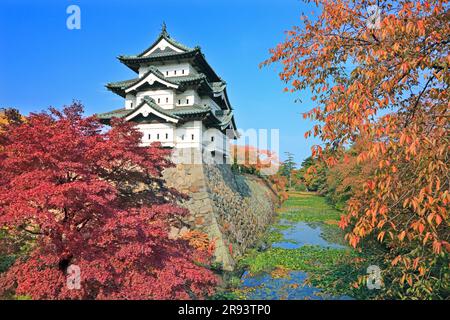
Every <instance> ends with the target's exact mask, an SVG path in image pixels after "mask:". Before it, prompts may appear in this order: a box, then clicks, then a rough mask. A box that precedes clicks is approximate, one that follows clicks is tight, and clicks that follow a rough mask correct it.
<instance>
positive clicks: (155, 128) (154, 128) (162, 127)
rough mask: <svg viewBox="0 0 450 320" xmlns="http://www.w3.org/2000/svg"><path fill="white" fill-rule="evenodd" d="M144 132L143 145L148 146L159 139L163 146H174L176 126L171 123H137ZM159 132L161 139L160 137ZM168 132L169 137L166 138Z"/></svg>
mask: <svg viewBox="0 0 450 320" xmlns="http://www.w3.org/2000/svg"><path fill="white" fill-rule="evenodd" d="M137 127H138V129H139V131H141V132H142V134H143V137H142V145H145V146H148V145H150V143H152V142H155V141H159V142H161V143H162V145H163V146H170V147H173V146H174V145H175V142H174V133H175V127H174V125H173V124H170V123H143V124H138V125H137ZM158 134H159V139H158ZM166 134H167V138H166Z"/></svg>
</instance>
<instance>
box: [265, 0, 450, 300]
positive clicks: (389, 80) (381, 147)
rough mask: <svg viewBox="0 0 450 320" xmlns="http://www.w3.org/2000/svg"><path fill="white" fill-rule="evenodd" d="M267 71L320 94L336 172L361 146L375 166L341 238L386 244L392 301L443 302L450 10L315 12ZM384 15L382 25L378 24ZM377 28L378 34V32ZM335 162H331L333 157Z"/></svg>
mask: <svg viewBox="0 0 450 320" xmlns="http://www.w3.org/2000/svg"><path fill="white" fill-rule="evenodd" d="M314 3H315V4H316V5H318V7H319V8H320V10H321V12H320V14H319V15H318V16H317V18H314V20H311V19H309V18H307V17H305V16H303V17H302V20H303V26H295V27H293V28H292V30H290V31H288V32H287V38H286V40H285V41H284V42H283V43H281V44H279V45H278V46H277V47H276V48H274V49H273V50H271V57H270V58H269V59H268V60H267V61H265V62H264V63H263V65H268V64H271V63H274V62H281V63H282V70H281V72H280V74H279V76H280V78H281V80H283V81H284V82H286V84H287V88H286V89H285V90H286V91H289V90H291V91H292V92H295V91H298V90H303V89H309V90H311V92H312V94H313V97H312V99H313V100H314V101H315V103H316V105H315V107H314V108H312V109H311V110H309V111H308V112H306V113H305V114H304V117H305V118H308V117H309V118H311V119H315V120H318V122H319V123H318V124H317V125H315V126H314V127H313V129H312V130H311V131H308V132H306V134H305V136H306V137H308V136H310V135H312V134H313V135H314V136H319V137H320V138H321V139H322V140H323V144H322V145H317V146H315V147H313V150H312V151H313V155H316V156H318V157H321V156H322V155H325V154H326V159H324V160H325V161H326V162H327V164H328V165H333V164H335V163H336V162H337V157H336V155H335V154H336V153H339V152H342V147H343V146H346V145H348V144H349V143H352V142H354V141H355V139H357V138H358V137H362V138H363V139H364V141H365V147H366V148H365V150H364V151H362V150H361V151H360V152H359V153H358V155H357V161H358V163H359V164H361V165H363V164H364V163H366V162H375V163H376V168H375V169H374V170H373V172H372V174H371V175H370V178H369V177H368V178H366V179H365V181H364V183H363V187H362V188H361V191H360V192H356V193H355V194H354V195H353V196H352V197H351V199H350V200H349V202H348V208H347V214H346V215H345V216H343V217H342V220H341V223H340V225H341V227H342V228H346V230H347V231H348V233H347V236H346V238H347V239H348V241H349V243H350V244H351V245H352V246H353V247H362V246H363V245H364V241H368V240H369V239H371V238H375V239H377V240H378V241H379V242H380V243H381V244H382V245H383V246H385V248H386V249H387V250H385V251H384V254H383V257H382V259H383V261H384V264H383V265H382V267H383V268H382V272H383V273H382V275H383V276H384V280H385V283H386V284H387V283H388V282H389V287H386V290H385V293H386V294H392V295H393V296H397V297H398V296H400V297H421V298H424V297H427V298H429V297H433V298H443V297H445V295H448V293H449V292H448V287H449V260H448V251H449V250H450V244H449V241H450V239H449V234H450V233H449V228H448V227H449V220H448V211H449V210H448V209H449V201H450V194H449V176H448V173H449V122H448V117H449V106H450V103H449V100H450V99H449V94H450V90H449V84H450V72H449V64H450V55H449V45H450V23H449V5H448V1H447V0H428V1H407V0H400V1H383V0H378V1H367V0H361V1H343V0H334V1H333V0H316V1H314ZM372 5H377V6H378V8H379V12H380V13H381V15H380V16H379V17H380V19H379V21H377V19H376V18H377V17H376V16H375V19H373V18H374V16H373V15H372V16H370V15H371V14H369V13H368V8H369V7H370V6H372ZM378 22H379V24H378ZM333 154H334V155H333Z"/></svg>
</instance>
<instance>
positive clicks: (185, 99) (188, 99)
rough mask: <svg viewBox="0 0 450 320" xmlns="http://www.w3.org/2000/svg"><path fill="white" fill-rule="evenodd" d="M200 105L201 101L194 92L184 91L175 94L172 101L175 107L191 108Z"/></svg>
mask: <svg viewBox="0 0 450 320" xmlns="http://www.w3.org/2000/svg"><path fill="white" fill-rule="evenodd" d="M200 103H201V99H200V97H199V95H198V94H197V92H196V91H195V90H186V91H185V92H183V93H181V94H177V95H176V96H175V101H174V104H175V105H176V106H192V105H194V104H200Z"/></svg>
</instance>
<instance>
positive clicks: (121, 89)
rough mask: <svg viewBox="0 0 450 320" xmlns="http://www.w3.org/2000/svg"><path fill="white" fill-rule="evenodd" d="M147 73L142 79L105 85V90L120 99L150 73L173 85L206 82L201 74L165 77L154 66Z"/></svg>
mask: <svg viewBox="0 0 450 320" xmlns="http://www.w3.org/2000/svg"><path fill="white" fill-rule="evenodd" d="M149 68H150V69H149V71H148V72H147V73H146V74H144V75H143V76H142V77H140V78H139V77H138V78H133V79H129V80H125V81H118V82H111V83H108V84H107V85H106V88H108V89H110V90H111V91H113V92H115V93H117V94H119V95H121V96H122V97H124V96H125V90H126V89H127V88H130V87H132V86H133V85H135V84H136V83H138V82H139V81H140V80H142V79H144V78H145V77H147V76H148V75H149V74H150V73H153V74H155V75H156V76H158V77H159V78H161V79H163V80H164V81H167V82H170V83H172V84H175V85H181V86H183V85H188V84H190V83H196V82H199V81H202V80H206V76H205V75H204V74H202V73H200V74H196V75H188V76H182V77H165V76H164V75H163V74H162V73H161V72H160V71H159V70H158V69H157V68H155V67H154V66H150V67H149Z"/></svg>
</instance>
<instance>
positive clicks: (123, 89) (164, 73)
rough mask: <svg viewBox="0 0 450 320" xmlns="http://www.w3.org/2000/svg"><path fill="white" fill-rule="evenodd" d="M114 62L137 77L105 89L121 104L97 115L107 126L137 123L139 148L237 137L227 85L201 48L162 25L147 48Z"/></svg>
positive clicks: (109, 84)
mask: <svg viewBox="0 0 450 320" xmlns="http://www.w3.org/2000/svg"><path fill="white" fill-rule="evenodd" d="M118 59H119V61H120V62H121V63H123V64H124V65H126V66H127V67H128V68H130V69H131V70H132V71H133V72H134V73H135V75H136V76H135V77H134V78H132V79H129V80H124V81H118V82H112V83H108V84H107V85H106V87H107V88H108V89H109V90H110V91H112V92H114V93H115V94H118V95H119V96H121V97H123V98H124V106H123V107H122V108H120V109H117V110H113V111H110V112H106V113H102V114H99V115H97V116H98V117H99V118H100V119H101V121H102V122H104V123H106V124H108V123H109V122H110V120H111V119H112V118H114V117H117V118H123V119H125V120H126V121H133V122H136V123H137V126H138V128H139V129H140V130H141V131H142V132H143V144H149V143H151V142H153V141H159V142H161V143H162V144H163V145H164V146H170V147H192V146H200V145H202V144H209V145H210V144H211V142H214V141H216V142H223V144H225V143H226V141H225V140H226V137H225V134H228V137H229V138H232V139H235V138H236V137H237V132H236V124H235V120H234V114H233V108H232V106H231V104H230V101H229V99H228V95H227V90H226V83H225V81H223V80H222V79H221V78H220V77H219V76H218V75H217V74H216V72H215V71H214V70H213V69H212V68H211V66H210V65H209V64H208V62H207V61H206V59H205V55H204V54H203V53H202V52H201V49H200V47H198V46H197V47H195V48H190V47H187V46H185V45H183V44H181V43H179V42H177V41H176V40H174V39H173V38H171V37H170V35H169V34H168V32H167V30H166V26H165V25H163V28H162V31H161V33H160V34H159V36H158V37H157V39H156V40H155V41H154V42H153V43H152V44H151V45H150V46H149V47H148V48H147V49H145V50H144V51H142V52H141V53H139V54H137V55H121V56H119V57H118ZM230 132H231V135H230ZM206 133H207V134H206ZM205 135H206V136H205Z"/></svg>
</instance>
